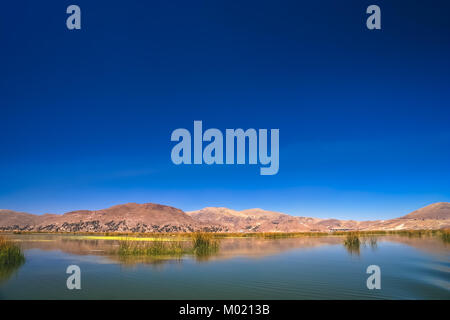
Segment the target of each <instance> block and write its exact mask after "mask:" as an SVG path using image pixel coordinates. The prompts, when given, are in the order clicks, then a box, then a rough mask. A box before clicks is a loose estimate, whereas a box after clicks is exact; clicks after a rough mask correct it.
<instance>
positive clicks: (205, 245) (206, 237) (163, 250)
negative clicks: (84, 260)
mask: <svg viewBox="0 0 450 320" xmlns="http://www.w3.org/2000/svg"><path fill="white" fill-rule="evenodd" d="M191 238H192V239H191V241H190V242H189V241H176V240H174V241H168V240H167V239H164V238H161V239H156V240H153V241H136V240H128V239H125V240H120V241H119V250H118V254H119V256H182V255H185V254H194V255H196V256H207V255H211V254H213V253H216V252H217V251H218V250H219V241H218V240H217V239H215V238H214V236H213V235H212V234H209V233H205V232H197V233H193V234H192V235H191Z"/></svg>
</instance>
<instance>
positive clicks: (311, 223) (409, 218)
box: [0, 202, 450, 232]
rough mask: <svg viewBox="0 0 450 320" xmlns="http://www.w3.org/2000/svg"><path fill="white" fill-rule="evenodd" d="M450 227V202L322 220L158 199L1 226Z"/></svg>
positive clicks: (17, 216)
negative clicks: (387, 215) (390, 215)
mask: <svg viewBox="0 0 450 320" xmlns="http://www.w3.org/2000/svg"><path fill="white" fill-rule="evenodd" d="M441 228H450V203H445V202H441V203H435V204H432V205H429V206H427V207H424V208H421V209H419V210H416V211H414V212H411V213H410V214H408V215H406V216H403V217H401V218H396V219H390V220H377V221H354V220H338V219H318V218H309V217H297V216H291V215H288V214H285V213H280V212H274V211H267V210H263V209H248V210H242V211H236V210H232V209H228V208H214V207H208V208H204V209H201V210H198V211H192V212H187V213H185V212H183V211H181V210H180V209H177V208H174V207H170V206H164V205H159V204H153V203H145V204H137V203H127V204H122V205H117V206H113V207H110V208H108V209H102V210H95V211H91V210H78V211H72V212H67V213H65V214H63V215H57V214H45V215H33V214H29V213H24V212H15V211H11V210H0V231H16V230H17V231H47V232H192V231H198V230H203V231H215V232H314V231H322V232H328V231H336V230H406V229H441Z"/></svg>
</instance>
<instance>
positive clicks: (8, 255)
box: [0, 236, 25, 268]
mask: <svg viewBox="0 0 450 320" xmlns="http://www.w3.org/2000/svg"><path fill="white" fill-rule="evenodd" d="M24 262H25V256H24V255H23V252H22V249H21V248H20V246H18V245H17V244H16V243H14V242H13V241H11V240H9V239H8V238H6V237H4V236H0V268H8V267H15V266H20V265H22V264H23V263H24Z"/></svg>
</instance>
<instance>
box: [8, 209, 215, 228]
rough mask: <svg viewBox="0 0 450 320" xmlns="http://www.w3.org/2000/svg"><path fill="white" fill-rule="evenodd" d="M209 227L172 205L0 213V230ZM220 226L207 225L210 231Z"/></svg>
mask: <svg viewBox="0 0 450 320" xmlns="http://www.w3.org/2000/svg"><path fill="white" fill-rule="evenodd" d="M205 228H206V230H209V229H210V226H205V225H203V224H202V223H199V222H197V221H195V220H194V219H192V218H191V217H189V216H188V215H186V214H185V213H184V212H183V211H181V210H180V209H176V208H174V207H169V206H164V205H159V204H153V203H145V204H137V203H127V204H123V205H116V206H113V207H111V208H108V209H102V210H96V211H90V210H78V211H72V212H67V213H65V214H63V215H55V214H47V215H42V216H37V215H31V214H26V213H19V212H14V211H9V212H8V213H7V214H3V215H0V230H26V231H54V232H192V231H196V230H202V229H205ZM220 230H221V228H218V229H215V227H214V226H213V227H211V231H220Z"/></svg>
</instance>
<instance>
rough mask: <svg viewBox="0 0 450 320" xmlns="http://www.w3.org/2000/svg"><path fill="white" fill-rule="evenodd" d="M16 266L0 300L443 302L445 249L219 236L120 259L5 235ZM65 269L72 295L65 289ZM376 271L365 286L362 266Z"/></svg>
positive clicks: (394, 240)
mask: <svg viewBox="0 0 450 320" xmlns="http://www.w3.org/2000/svg"><path fill="white" fill-rule="evenodd" d="M9 237H10V238H11V239H13V240H14V241H17V242H18V243H20V245H21V246H22V248H23V249H24V253H25V257H26V262H25V263H24V264H23V265H21V266H19V267H17V268H16V269H15V270H7V271H5V270H0V299H183V300H184V299H450V244H448V243H446V242H444V241H443V240H442V239H440V238H439V237H436V236H427V237H407V236H399V235H389V236H377V237H376V243H366V244H364V245H361V246H360V248H359V250H358V249H355V248H353V249H352V248H348V247H346V246H345V245H344V244H343V240H344V238H343V237H342V236H320V237H306V236H305V237H298V238H285V239H263V238H225V239H222V240H221V242H220V250H219V251H218V252H217V253H215V254H212V255H210V256H204V257H195V256H191V255H185V256H182V257H164V258H158V259H155V258H136V257H133V258H126V259H124V258H123V257H120V256H118V255H117V254H114V250H115V249H117V247H118V245H119V242H118V240H108V239H105V237H83V236H74V235H49V234H38V235H20V234H19V235H9ZM69 265H77V266H79V267H80V269H81V290H68V289H67V286H66V281H67V278H68V277H69V276H70V274H67V273H66V269H67V267H68V266H69ZM370 265H377V266H379V267H380V270H381V289H380V290H377V289H374V290H369V289H368V288H367V285H366V281H367V278H368V277H369V276H370V274H367V273H366V269H367V267H368V266H370Z"/></svg>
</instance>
